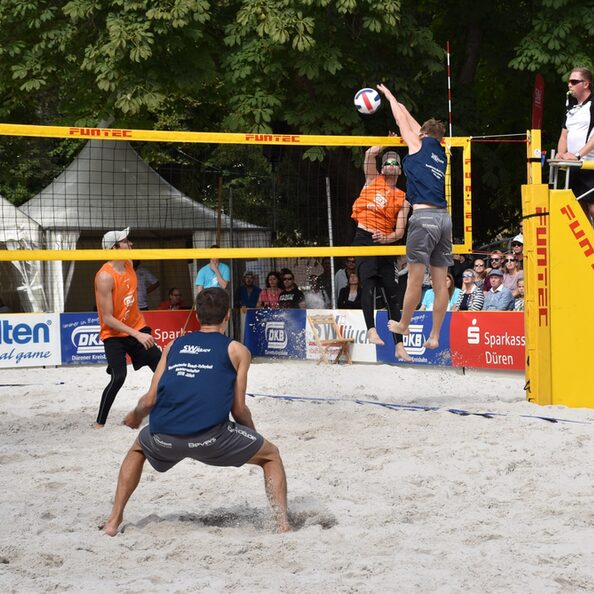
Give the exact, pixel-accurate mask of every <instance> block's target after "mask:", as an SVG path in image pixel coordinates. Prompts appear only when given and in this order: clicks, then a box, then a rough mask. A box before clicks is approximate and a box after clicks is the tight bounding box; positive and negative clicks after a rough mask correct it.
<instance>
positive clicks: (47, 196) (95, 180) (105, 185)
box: [20, 140, 270, 312]
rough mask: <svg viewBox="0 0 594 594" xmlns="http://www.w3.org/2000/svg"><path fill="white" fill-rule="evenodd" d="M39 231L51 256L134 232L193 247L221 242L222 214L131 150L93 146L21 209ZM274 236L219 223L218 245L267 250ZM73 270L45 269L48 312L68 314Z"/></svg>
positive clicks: (110, 144) (57, 265)
mask: <svg viewBox="0 0 594 594" xmlns="http://www.w3.org/2000/svg"><path fill="white" fill-rule="evenodd" d="M20 210H21V212H22V213H23V214H26V215H27V216H28V217H30V218H31V219H33V220H34V221H36V222H37V223H39V225H40V226H41V228H42V230H43V231H42V233H43V240H44V244H45V246H46V248H47V249H74V248H75V247H76V245H77V241H78V239H79V237H80V233H81V231H93V230H96V231H103V232H104V231H108V230H111V229H124V228H126V227H131V228H132V229H134V231H135V232H139V231H150V232H151V234H152V236H157V237H158V236H159V235H162V236H169V237H171V236H174V235H179V236H180V237H181V236H186V235H187V236H188V237H191V238H192V245H193V246H194V247H208V246H210V245H212V244H213V243H215V242H216V237H217V213H216V212H215V211H214V210H212V209H210V208H207V207H205V206H203V205H201V204H199V203H198V202H196V201H194V200H192V199H191V198H189V197H188V196H186V195H184V194H183V193H182V192H180V191H179V190H178V189H176V188H174V187H173V186H172V185H171V184H170V183H168V182H167V181H165V180H164V179H163V178H162V177H161V176H160V175H159V174H158V173H157V172H156V171H154V170H153V169H151V167H149V165H148V164H147V163H146V162H145V161H143V160H142V159H141V158H140V156H139V155H138V154H137V153H136V151H134V149H133V148H132V147H131V146H130V145H129V144H128V143H127V142H120V141H97V140H95V141H89V142H88V143H87V144H86V145H85V146H84V148H83V149H82V151H81V152H80V153H79V154H78V156H77V157H76V159H75V160H74V161H73V162H72V163H71V164H70V165H69V166H68V167H67V168H66V169H65V170H64V171H63V172H62V174H60V175H59V176H58V177H57V178H56V179H55V180H54V181H53V182H52V183H51V184H50V185H49V186H48V187H47V188H45V189H44V190H42V191H41V192H40V193H39V194H37V196H35V197H34V198H32V199H31V200H29V201H28V202H27V203H25V204H24V205H23V206H21V207H20ZM269 244H270V233H269V231H268V230H267V229H266V228H264V227H259V226H257V225H252V224H250V223H246V222H245V221H238V220H231V219H230V217H229V216H227V215H224V214H222V215H221V218H220V245H221V246H231V245H232V246H233V247H247V246H266V245H269ZM73 270H74V262H72V261H70V262H58V261H51V262H46V270H45V282H44V286H45V288H46V294H47V298H48V307H49V311H53V312H61V311H64V304H65V299H66V296H67V295H68V291H69V290H70V284H71V281H72V274H73Z"/></svg>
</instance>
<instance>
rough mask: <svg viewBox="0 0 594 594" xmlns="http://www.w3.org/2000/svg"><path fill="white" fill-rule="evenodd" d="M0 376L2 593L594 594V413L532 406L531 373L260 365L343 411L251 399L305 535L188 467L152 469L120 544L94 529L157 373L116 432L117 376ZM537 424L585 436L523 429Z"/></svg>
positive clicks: (244, 474) (279, 381) (255, 490)
mask: <svg viewBox="0 0 594 594" xmlns="http://www.w3.org/2000/svg"><path fill="white" fill-rule="evenodd" d="M0 377H1V378H2V379H1V380H0V383H1V384H2V386H1V387H0V430H1V433H0V435H1V445H0V464H1V474H0V487H1V493H2V495H1V496H2V504H1V512H0V513H1V516H0V519H1V521H2V529H1V532H0V561H1V563H0V590H1V591H2V592H3V593H6V592H18V593H19V594H20V593H32V592H93V593H94V592H118V593H120V594H132V593H150V592H155V593H159V594H162V593H166V592H179V593H194V592H246V593H247V592H250V593H252V592H271V593H273V592H274V593H276V592H291V593H293V592H305V593H319V592H324V593H333V592H349V593H356V592H373V593H383V592H405V593H408V592H430V593H432V594H434V593H439V592H473V593H487V592H505V593H509V592H518V593H520V592H521V593H526V592H535V593H539V594H541V593H548V592H568V593H569V592H586V591H587V592H592V591H594V495H593V492H594V471H593V465H594V462H593V459H594V456H593V453H594V442H593V435H594V411H592V410H583V409H582V410H575V409H562V408H559V407H547V408H541V407H538V406H535V405H530V404H528V403H527V402H526V401H525V400H524V392H523V383H524V378H523V377H522V376H521V375H519V374H518V375H503V374H495V373H485V372H476V371H475V372H471V373H468V374H467V375H462V374H461V373H460V372H459V371H455V370H437V369H427V368H403V367H390V366H386V365H352V366H350V367H348V366H340V367H337V366H330V367H321V366H316V365H315V363H313V362H284V363H278V362H277V363H269V362H261V363H257V364H254V365H253V366H252V371H251V376H250V382H249V390H250V391H251V392H257V393H263V394H292V395H300V396H319V397H323V398H334V399H347V401H342V400H341V401H337V402H334V403H312V402H287V401H282V400H273V399H269V398H263V397H258V398H255V399H250V400H249V403H250V406H251V409H252V412H253V415H254V419H255V422H256V426H257V428H258V429H259V430H260V431H261V432H262V433H263V434H264V435H265V436H267V437H268V438H269V439H270V440H272V441H274V442H275V443H276V444H277V445H278V446H279V448H280V450H281V454H282V455H283V458H284V461H285V466H286V469H287V474H288V480H289V505H290V510H291V517H292V522H293V524H294V526H295V528H296V530H295V532H293V533H291V534H287V535H279V534H274V533H273V532H272V523H271V519H270V514H269V509H268V506H267V501H266V498H265V495H264V489H263V485H262V478H261V471H260V469H258V468H254V467H244V468H240V469H215V468H209V467H206V466H202V465H199V464H197V463H194V462H191V461H185V462H182V463H181V464H180V465H178V466H177V467H176V468H175V469H173V470H172V471H171V472H169V473H167V474H164V475H160V474H158V473H156V472H155V471H153V470H152V468H150V466H149V465H148V464H147V465H146V466H145V473H144V475H143V478H142V480H141V483H140V486H139V488H138V489H137V491H136V492H135V493H134V495H133V496H132V498H131V500H130V502H129V505H128V507H127V509H126V517H125V520H124V525H123V527H124V530H123V533H121V534H118V535H117V536H116V537H115V538H109V537H108V536H105V535H104V534H103V533H101V532H100V531H98V530H97V528H96V527H97V525H98V524H99V523H100V522H101V521H102V520H103V519H105V518H106V516H107V515H108V513H109V511H110V507H111V500H112V497H113V493H114V489H115V484H116V478H117V473H118V468H119V465H120V462H121V460H122V458H123V456H124V455H125V453H126V451H127V450H128V448H129V446H130V445H131V443H132V441H133V439H134V436H135V434H136V432H134V431H132V430H130V429H128V428H127V427H124V426H122V425H120V424H119V423H120V422H121V419H122V418H123V416H124V414H125V413H126V412H127V411H128V410H129V409H130V408H131V407H132V406H133V405H134V404H135V403H136V400H137V398H138V396H140V395H141V394H142V392H143V391H144V390H145V389H146V387H147V385H148V382H149V379H150V372H148V371H146V370H142V371H140V372H133V371H130V373H129V375H128V379H127V383H126V385H125V386H124V388H123V390H122V391H121V392H120V394H119V396H118V399H117V400H116V403H115V405H114V407H113V409H112V412H111V415H110V418H109V420H108V425H107V426H106V428H105V429H103V430H101V431H97V430H94V429H91V428H90V427H91V425H92V423H93V421H94V418H95V414H96V410H97V406H98V402H99V397H100V394H101V391H102V389H103V387H104V385H105V383H106V381H107V379H108V378H107V375H106V374H105V370H104V368H102V367H82V368H81V367H73V368H58V369H46V370H44V369H30V370H3V371H2V373H1V376H0ZM58 382H60V383H58ZM7 384H25V385H22V386H9V385H7ZM356 398H360V399H365V400H377V401H382V402H392V403H400V404H404V403H413V404H417V405H436V406H440V407H442V409H441V410H440V411H438V412H411V411H407V410H390V409H387V408H382V407H379V406H372V405H360V404H356V403H354V402H352V400H354V399H356ZM451 407H456V408H463V409H466V410H469V411H476V412H486V411H494V412H499V413H503V416H497V417H495V418H491V419H486V418H483V417H481V416H458V415H455V414H452V413H449V412H447V411H446V410H445V409H446V408H451ZM540 414H545V415H549V416H556V417H561V418H564V419H573V420H577V421H582V423H558V424H552V423H548V422H546V421H543V420H539V419H535V418H527V417H523V416H521V415H540Z"/></svg>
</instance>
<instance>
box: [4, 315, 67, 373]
mask: <svg viewBox="0 0 594 594" xmlns="http://www.w3.org/2000/svg"><path fill="white" fill-rule="evenodd" d="M60 363H61V357H60V316H59V314H6V315H0V367H43V366H45V365H60Z"/></svg>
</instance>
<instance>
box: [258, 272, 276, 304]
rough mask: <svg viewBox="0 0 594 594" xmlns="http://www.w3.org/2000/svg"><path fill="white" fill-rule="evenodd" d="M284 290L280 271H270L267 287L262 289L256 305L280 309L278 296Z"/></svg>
mask: <svg viewBox="0 0 594 594" xmlns="http://www.w3.org/2000/svg"><path fill="white" fill-rule="evenodd" d="M281 291H282V282H281V276H280V274H279V273H278V272H275V271H273V272H269V273H268V276H267V277H266V287H265V288H264V289H262V290H261V291H260V297H259V299H258V303H257V304H256V307H268V308H270V309H278V296H279V295H280V294H281Z"/></svg>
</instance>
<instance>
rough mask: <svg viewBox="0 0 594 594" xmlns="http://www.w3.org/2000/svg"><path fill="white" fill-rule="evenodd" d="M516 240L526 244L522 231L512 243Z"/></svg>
mask: <svg viewBox="0 0 594 594" xmlns="http://www.w3.org/2000/svg"><path fill="white" fill-rule="evenodd" d="M515 242H517V243H521V244H522V245H524V236H523V235H522V234H521V233H519V234H518V235H516V236H515V237H514V238H513V239H512V243H515Z"/></svg>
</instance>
